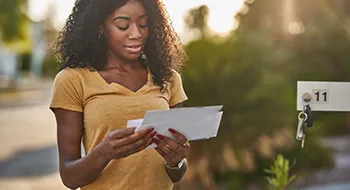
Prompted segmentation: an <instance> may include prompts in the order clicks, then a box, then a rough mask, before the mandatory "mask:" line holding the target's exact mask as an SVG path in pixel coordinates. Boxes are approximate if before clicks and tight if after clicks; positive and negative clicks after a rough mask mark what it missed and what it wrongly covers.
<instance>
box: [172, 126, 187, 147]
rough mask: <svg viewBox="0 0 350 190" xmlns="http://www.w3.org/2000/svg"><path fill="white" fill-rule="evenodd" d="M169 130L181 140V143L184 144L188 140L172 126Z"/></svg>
mask: <svg viewBox="0 0 350 190" xmlns="http://www.w3.org/2000/svg"><path fill="white" fill-rule="evenodd" d="M169 132H170V133H171V134H172V135H173V136H174V137H175V138H176V139H177V140H178V141H179V143H181V144H184V143H186V142H187V138H186V137H185V136H184V135H183V134H181V133H180V132H178V131H176V130H174V129H171V128H170V129H169Z"/></svg>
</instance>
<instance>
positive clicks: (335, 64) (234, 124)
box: [182, 0, 350, 189]
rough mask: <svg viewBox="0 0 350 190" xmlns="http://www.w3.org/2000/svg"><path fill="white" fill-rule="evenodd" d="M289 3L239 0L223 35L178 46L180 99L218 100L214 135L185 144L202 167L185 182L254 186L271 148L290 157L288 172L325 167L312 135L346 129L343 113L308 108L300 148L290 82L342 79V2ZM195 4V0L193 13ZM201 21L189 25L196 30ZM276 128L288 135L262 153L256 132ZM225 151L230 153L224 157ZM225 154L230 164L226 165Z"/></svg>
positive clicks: (347, 45) (348, 67)
mask: <svg viewBox="0 0 350 190" xmlns="http://www.w3.org/2000/svg"><path fill="white" fill-rule="evenodd" d="M290 2H292V3H293V6H291V4H286V3H287V0H283V1H279V0H256V1H247V3H246V4H245V7H243V9H242V10H245V11H242V13H240V14H238V15H237V16H236V19H237V20H238V21H239V23H240V26H239V27H238V29H237V30H235V31H233V32H232V33H231V34H230V35H229V36H227V37H219V36H205V38H204V37H202V38H199V39H197V40H195V41H192V42H190V43H189V44H187V45H186V51H187V53H188V55H189V61H188V62H187V64H186V66H185V67H184V68H183V71H182V75H183V83H184V86H185V88H186V93H187V95H188V96H189V97H190V98H189V100H188V101H187V102H186V103H185V106H204V105H216V104H222V105H224V116H223V119H222V122H221V126H220V130H219V134H218V137H217V138H214V139H210V140H207V141H202V142H195V143H193V152H192V153H191V156H190V158H189V160H190V163H191V164H193V165H200V164H202V165H201V167H205V169H201V171H205V172H206V173H207V174H199V173H197V174H196V173H195V172H194V174H190V176H191V177H189V178H190V179H189V181H191V180H192V182H193V183H196V184H197V186H196V185H194V186H193V185H192V186H191V188H193V187H197V189H205V188H207V189H213V188H217V187H219V186H226V187H227V186H228V187H229V189H249V188H251V187H252V184H255V186H256V187H259V188H260V189H262V188H261V187H262V186H264V185H263V184H264V181H263V180H262V179H263V176H264V172H263V169H264V168H266V167H268V166H269V165H271V164H272V160H273V159H272V158H273V157H274V156H275V155H277V154H282V155H284V156H285V157H286V158H287V159H289V160H295V161H296V165H295V167H294V168H293V170H292V172H295V173H308V172H312V171H313V170H316V169H319V168H328V167H332V165H333V161H332V156H331V155H332V151H331V150H330V149H328V148H325V147H324V146H323V145H322V144H321V143H320V141H319V138H320V137H321V136H333V135H348V134H349V132H350V129H349V126H350V117H349V114H346V113H318V112H315V114H314V117H315V124H314V127H313V128H311V129H309V130H308V131H307V135H306V142H305V145H306V147H305V148H304V149H300V145H299V144H295V141H296V140H295V138H294V137H295V130H296V126H297V114H298V112H297V111H296V85H297V81H303V80H305V81H350V75H349V74H348V73H349V72H350V64H349V63H348V62H349V61H350V54H348V52H350V40H349V31H348V27H347V26H348V25H347V20H348V19H345V18H344V19H341V17H339V15H343V17H345V16H344V15H347V14H345V13H344V10H348V9H338V8H337V7H342V6H339V5H335V4H332V2H331V1H326V0H320V1H317V2H315V1H312V2H310V1H302V0H294V1H289V3H290ZM344 2H345V1H344ZM333 3H342V1H333ZM331 5H332V6H331ZM293 7H294V9H293ZM201 9H203V6H202V7H199V8H198V10H197V12H201ZM290 9H292V10H290ZM246 10H249V11H246ZM293 10H294V11H293ZM191 12H192V13H193V12H196V11H194V10H192V11H191ZM189 15H191V16H192V18H191V19H189V18H187V19H188V20H194V21H195V20H198V22H190V24H192V23H202V20H205V19H204V18H200V17H201V16H203V15H202V14H189ZM187 23H188V22H187ZM205 26H206V24H205V23H202V26H200V25H199V26H196V27H193V26H191V25H190V26H189V27H192V28H194V29H197V30H198V29H200V28H205ZM203 33H205V32H203ZM281 130H285V131H288V132H287V133H288V134H289V136H291V137H292V138H291V139H286V138H285V139H282V140H285V142H284V144H283V143H280V144H283V145H282V146H277V145H276V144H278V141H275V140H267V141H273V142H272V143H270V144H269V146H270V153H271V154H270V155H265V154H262V152H261V150H260V148H258V147H259V145H260V144H261V143H262V142H263V141H260V138H261V137H262V136H267V137H268V138H270V139H274V138H275V135H274V134H276V133H277V132H278V131H281ZM287 136H288V135H287ZM280 140H281V139H280ZM288 140H289V141H288ZM288 142H289V143H288ZM227 147H229V148H228V150H226V149H227ZM227 152H232V153H231V154H232V155H234V156H231V157H230V159H227V158H225V157H226V156H225V155H227V154H228V153H227ZM247 152H249V153H247ZM247 155H248V156H247ZM250 157H253V161H249V160H250V159H251V158H250ZM320 158H322V159H320ZM227 160H234V161H233V162H237V164H236V165H234V164H231V165H230V163H229V161H227ZM191 161H192V162H191ZM246 162H251V163H252V164H253V167H252V168H253V169H247V168H246V167H243V166H244V165H245V163H246ZM203 163H204V164H203ZM193 167H194V168H200V167H199V166H198V167H196V166H193ZM248 168H249V167H248ZM210 180H212V181H214V182H213V183H215V184H212V183H211V182H208V181H210ZM203 184H204V185H203Z"/></svg>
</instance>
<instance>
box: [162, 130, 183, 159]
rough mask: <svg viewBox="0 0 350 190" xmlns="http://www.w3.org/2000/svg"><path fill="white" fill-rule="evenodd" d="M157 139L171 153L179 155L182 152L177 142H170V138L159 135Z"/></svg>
mask: <svg viewBox="0 0 350 190" xmlns="http://www.w3.org/2000/svg"><path fill="white" fill-rule="evenodd" d="M157 137H158V138H159V139H160V140H162V141H163V142H164V143H165V144H167V145H168V148H169V149H170V150H171V151H173V152H176V153H178V154H180V153H181V152H182V149H183V147H182V146H181V145H179V144H178V143H177V142H175V141H173V140H171V139H170V138H168V137H166V136H163V135H161V134H157Z"/></svg>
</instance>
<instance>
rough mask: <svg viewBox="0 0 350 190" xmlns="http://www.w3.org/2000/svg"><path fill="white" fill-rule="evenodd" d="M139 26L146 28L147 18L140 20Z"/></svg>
mask: <svg viewBox="0 0 350 190" xmlns="http://www.w3.org/2000/svg"><path fill="white" fill-rule="evenodd" d="M139 26H140V27H141V28H146V27H147V26H148V23H147V17H144V18H142V19H141V20H140V22H139Z"/></svg>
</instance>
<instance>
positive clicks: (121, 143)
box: [113, 130, 157, 147]
mask: <svg viewBox="0 0 350 190" xmlns="http://www.w3.org/2000/svg"><path fill="white" fill-rule="evenodd" d="M147 132H148V133H144V132H138V133H135V134H132V135H130V136H128V137H124V138H122V139H118V140H116V141H114V142H113V145H114V147H121V146H126V145H129V144H133V143H135V142H137V141H139V140H141V139H144V140H145V141H148V140H150V139H151V138H153V137H154V136H155V135H156V134H157V132H156V131H153V132H152V131H151V130H148V131H147Z"/></svg>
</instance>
